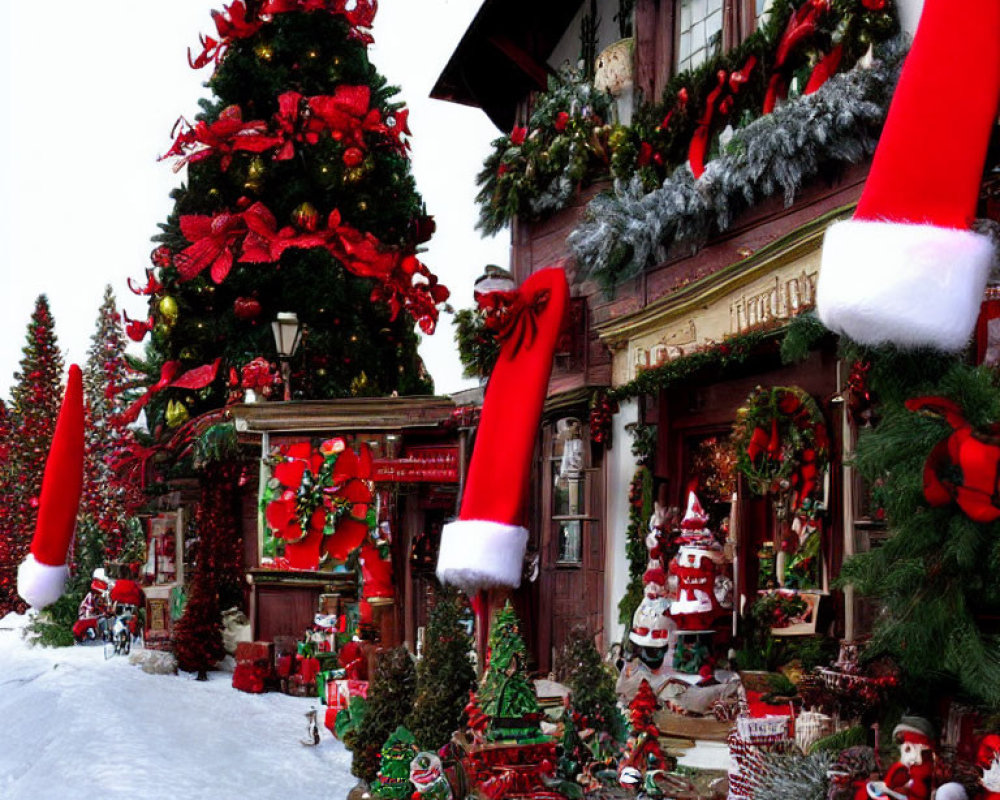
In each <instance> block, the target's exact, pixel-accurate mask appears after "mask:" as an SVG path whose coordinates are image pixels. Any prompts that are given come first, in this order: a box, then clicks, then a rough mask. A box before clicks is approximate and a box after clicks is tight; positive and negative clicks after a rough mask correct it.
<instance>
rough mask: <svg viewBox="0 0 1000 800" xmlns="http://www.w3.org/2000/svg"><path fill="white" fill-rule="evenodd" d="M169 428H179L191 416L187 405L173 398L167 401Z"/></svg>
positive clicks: (166, 415)
mask: <svg viewBox="0 0 1000 800" xmlns="http://www.w3.org/2000/svg"><path fill="white" fill-rule="evenodd" d="M165 417H166V420H167V427H168V428H178V427H180V426H181V425H183V424H184V423H185V422H187V421H188V420H189V419H190V418H191V414H190V413H189V412H188V410H187V406H186V405H184V404H183V403H181V402H180V401H178V400H171V401H170V402H169V403H167V411H166V414H165Z"/></svg>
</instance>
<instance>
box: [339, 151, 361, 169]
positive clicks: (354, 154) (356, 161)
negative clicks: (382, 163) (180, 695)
mask: <svg viewBox="0 0 1000 800" xmlns="http://www.w3.org/2000/svg"><path fill="white" fill-rule="evenodd" d="M364 160H365V154H364V153H363V152H362V151H361V148H360V147H348V148H347V149H346V150H345V151H344V165H345V166H347V167H356V166H358V165H360V164H361V162H362V161H364Z"/></svg>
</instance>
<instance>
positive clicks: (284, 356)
mask: <svg viewBox="0 0 1000 800" xmlns="http://www.w3.org/2000/svg"><path fill="white" fill-rule="evenodd" d="M271 331H272V333H274V346H275V347H276V348H277V350H278V359H279V361H280V362H281V380H282V381H284V383H285V401H286V402H287V401H289V400H291V399H292V384H291V378H292V364H291V358H292V356H294V355H295V351H296V349H298V346H299V339H300V338H301V335H302V327H301V326H300V325H299V318H298V315H296V313H295V312H294V311H281V312H279V313H278V317H277V319H275V321H274V322H272V323H271Z"/></svg>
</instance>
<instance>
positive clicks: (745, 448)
mask: <svg viewBox="0 0 1000 800" xmlns="http://www.w3.org/2000/svg"><path fill="white" fill-rule="evenodd" d="M733 443H734V444H735V447H736V454H737V461H736V466H737V469H739V471H740V472H742V473H743V475H744V476H746V479H747V482H748V483H749V485H750V488H751V489H753V491H755V492H756V493H757V494H767V493H768V492H780V491H791V492H794V499H793V502H792V506H791V507H792V511H797V510H798V509H799V508H800V507H801V506H802V503H803V501H804V500H805V499H806V498H807V497H809V496H810V495H812V493H813V492H814V491H815V490H816V488H817V478H818V476H819V474H820V473H821V472H822V470H823V469H825V468H826V465H827V462H828V460H829V451H830V440H829V437H828V435H827V431H826V424H825V423H824V421H823V415H822V413H821V412H820V410H819V407H818V406H817V405H816V401H815V400H813V399H812V397H810V396H809V394H808V393H807V392H806V391H804V390H803V389H800V388H799V387H797V386H774V387H770V388H764V387H761V386H758V387H757V388H755V389H754V390H753V391H752V392H751V393H750V396H749V397H748V398H747V401H746V403H744V405H743V406H742V407H741V408H740V409H739V410H738V411H737V412H736V424H735V426H734V427H733Z"/></svg>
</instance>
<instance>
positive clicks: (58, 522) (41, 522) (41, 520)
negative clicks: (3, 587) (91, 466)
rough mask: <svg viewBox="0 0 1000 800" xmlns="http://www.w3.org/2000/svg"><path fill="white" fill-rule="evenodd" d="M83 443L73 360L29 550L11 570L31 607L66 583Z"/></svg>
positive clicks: (78, 377) (79, 385) (48, 600)
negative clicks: (23, 558) (15, 572)
mask: <svg viewBox="0 0 1000 800" xmlns="http://www.w3.org/2000/svg"><path fill="white" fill-rule="evenodd" d="M83 447H84V441H83V375H82V373H81V372H80V368H79V367H78V366H77V365H76V364H73V365H72V366H71V367H70V368H69V379H68V380H67V383H66V395H65V397H64V398H63V403H62V407H61V408H60V409H59V417H58V419H57V420H56V429H55V433H53V435H52V446H51V447H50V448H49V455H48V458H47V459H46V461H45V474H44V475H43V476H42V491H41V494H40V495H39V499H38V520H37V521H36V523H35V535H34V537H33V538H32V540H31V552H30V553H29V554H28V557H27V558H26V559H25V560H24V561H23V562H22V563H21V565H20V566H19V567H18V570H17V592H18V594H20V595H21V597H23V598H24V600H25V601H26V602H27V603H28V604H29V605H31V606H33V607H34V608H45V606H48V605H51V604H52V603H54V602H55V601H56V600H58V599H59V598H60V597H61V596H62V593H63V590H64V588H65V586H66V577H67V576H68V574H69V569H68V568H67V566H66V564H67V561H68V555H69V546H70V543H71V542H72V540H73V531H74V530H75V528H76V514H77V511H78V510H79V507H80V494H81V492H82V490H83Z"/></svg>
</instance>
